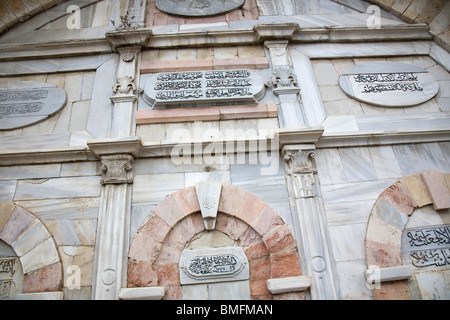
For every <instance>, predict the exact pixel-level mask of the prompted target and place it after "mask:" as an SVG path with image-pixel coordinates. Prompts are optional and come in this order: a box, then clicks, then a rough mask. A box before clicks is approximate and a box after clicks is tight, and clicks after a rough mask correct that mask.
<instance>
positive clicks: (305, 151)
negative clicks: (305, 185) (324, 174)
mask: <svg viewBox="0 0 450 320" xmlns="http://www.w3.org/2000/svg"><path fill="white" fill-rule="evenodd" d="M282 154H283V160H284V161H285V162H286V164H287V169H288V170H287V173H288V174H310V173H317V167H316V162H315V158H316V153H315V147H314V146H313V145H309V146H306V145H305V146H292V145H290V146H284V147H283V149H282Z"/></svg>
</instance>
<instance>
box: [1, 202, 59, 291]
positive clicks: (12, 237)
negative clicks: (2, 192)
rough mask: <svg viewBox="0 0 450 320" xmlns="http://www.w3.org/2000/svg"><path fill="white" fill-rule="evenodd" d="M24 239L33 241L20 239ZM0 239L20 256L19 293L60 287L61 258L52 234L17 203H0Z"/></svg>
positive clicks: (51, 289) (52, 289)
mask: <svg viewBox="0 0 450 320" xmlns="http://www.w3.org/2000/svg"><path fill="white" fill-rule="evenodd" d="M27 238H30V239H33V241H32V242H26V243H25V242H24V241H21V239H27ZM0 239H1V240H3V241H4V242H6V243H7V244H8V245H10V246H11V247H12V249H13V250H14V251H15V252H16V254H17V256H18V257H19V259H20V263H21V265H22V270H23V273H24V280H23V294H29V293H33V294H34V293H43V292H56V291H61V290H62V287H63V266H62V261H61V258H60V256H59V253H58V249H57V246H56V243H55V241H54V239H53V236H52V235H51V234H50V232H49V231H48V230H47V228H46V227H45V225H44V224H43V223H42V222H41V221H40V219H39V218H37V217H36V216H35V215H34V214H32V213H31V212H29V211H27V210H25V209H24V208H22V207H20V206H17V205H14V204H12V203H5V202H0ZM22 297H25V296H23V295H22ZM18 298H20V297H18Z"/></svg>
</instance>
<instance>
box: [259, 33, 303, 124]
mask: <svg viewBox="0 0 450 320" xmlns="http://www.w3.org/2000/svg"><path fill="white" fill-rule="evenodd" d="M297 27H298V26H297ZM293 32H295V31H294V29H293V30H292V34H293ZM288 38H289V37H288ZM264 45H265V46H266V48H267V49H268V51H269V54H270V59H271V61H272V80H271V81H270V82H269V83H268V84H269V85H272V86H273V92H274V94H275V95H276V96H278V98H279V101H280V104H279V106H280V109H279V110H280V127H282V128H289V127H304V126H306V121H305V117H304V115H303V110H302V109H303V107H302V105H301V103H300V95H299V94H300V88H299V87H298V80H297V76H296V74H295V71H294V69H293V68H292V61H291V58H290V56H289V51H288V45H289V40H266V41H265V42H264Z"/></svg>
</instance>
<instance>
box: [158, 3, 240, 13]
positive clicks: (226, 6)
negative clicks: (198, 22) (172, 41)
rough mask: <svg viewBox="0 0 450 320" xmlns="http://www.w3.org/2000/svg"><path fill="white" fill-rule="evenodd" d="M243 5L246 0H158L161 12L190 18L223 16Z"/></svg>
mask: <svg viewBox="0 0 450 320" xmlns="http://www.w3.org/2000/svg"><path fill="white" fill-rule="evenodd" d="M243 4H244V0H156V7H157V8H158V9H159V10H161V11H164V12H166V13H170V14H174V15H178V16H188V17H202V16H213V15H217V14H222V13H226V12H228V11H231V10H234V9H237V8H239V7H241V6H242V5H243Z"/></svg>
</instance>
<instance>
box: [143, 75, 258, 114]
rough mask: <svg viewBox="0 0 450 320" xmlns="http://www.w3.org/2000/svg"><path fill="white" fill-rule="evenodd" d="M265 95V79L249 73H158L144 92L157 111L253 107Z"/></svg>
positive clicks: (148, 82)
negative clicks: (171, 108)
mask: <svg viewBox="0 0 450 320" xmlns="http://www.w3.org/2000/svg"><path fill="white" fill-rule="evenodd" d="M264 93H265V87H264V83H263V81H262V78H261V77H260V76H259V75H258V74H256V73H254V72H253V71H250V70H218V71H191V72H167V73H158V74H156V75H154V76H153V77H151V78H150V79H149V80H148V81H147V83H146V85H145V88H144V100H145V101H146V102H147V103H148V104H150V105H152V106H153V107H154V108H166V107H194V106H208V105H209V106H211V105H236V104H252V103H256V102H257V101H258V100H260V99H262V97H263V96H264Z"/></svg>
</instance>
